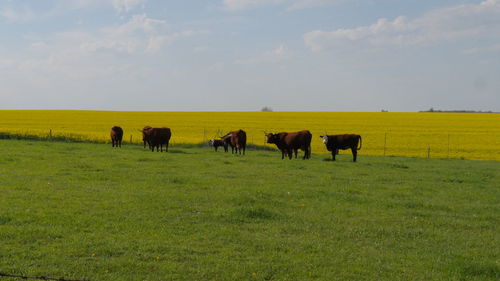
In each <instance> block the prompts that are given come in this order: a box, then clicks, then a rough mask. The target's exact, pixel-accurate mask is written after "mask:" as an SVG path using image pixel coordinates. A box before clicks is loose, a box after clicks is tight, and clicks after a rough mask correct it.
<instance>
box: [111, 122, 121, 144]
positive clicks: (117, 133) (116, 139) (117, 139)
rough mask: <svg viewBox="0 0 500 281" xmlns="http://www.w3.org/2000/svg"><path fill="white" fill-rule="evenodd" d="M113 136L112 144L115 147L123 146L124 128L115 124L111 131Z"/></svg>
mask: <svg viewBox="0 0 500 281" xmlns="http://www.w3.org/2000/svg"><path fill="white" fill-rule="evenodd" d="M110 136H111V145H112V146H113V147H115V146H116V147H122V139H123V129H122V128H121V127H119V126H113V127H112V128H111V132H110Z"/></svg>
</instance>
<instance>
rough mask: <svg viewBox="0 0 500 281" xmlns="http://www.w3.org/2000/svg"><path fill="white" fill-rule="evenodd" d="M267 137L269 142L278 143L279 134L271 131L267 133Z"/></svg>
mask: <svg viewBox="0 0 500 281" xmlns="http://www.w3.org/2000/svg"><path fill="white" fill-rule="evenodd" d="M266 137H267V143H278V141H279V135H278V134H273V133H269V134H266Z"/></svg>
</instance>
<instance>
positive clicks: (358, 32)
mask: <svg viewBox="0 0 500 281" xmlns="http://www.w3.org/2000/svg"><path fill="white" fill-rule="evenodd" d="M483 37H487V38H498V37H500V0H487V1H484V2H481V3H479V4H469V5H459V6H453V7H448V8H443V9H438V10H434V11H431V12H429V13H427V14H424V15H423V16H421V17H418V18H416V19H414V20H408V19H406V18H405V17H402V16H401V17H397V18H396V19H394V20H392V21H391V20H387V19H379V20H378V21H377V22H376V23H374V24H372V25H369V26H361V27H357V28H352V29H337V30H334V31H322V30H314V31H311V32H308V33H306V34H304V42H305V44H306V45H307V46H308V47H309V48H311V49H312V50H313V51H320V50H325V49H332V48H339V47H345V46H350V45H352V44H357V45H359V44H367V45H369V46H384V45H426V44H434V43H438V42H444V41H453V40H459V39H467V38H483Z"/></svg>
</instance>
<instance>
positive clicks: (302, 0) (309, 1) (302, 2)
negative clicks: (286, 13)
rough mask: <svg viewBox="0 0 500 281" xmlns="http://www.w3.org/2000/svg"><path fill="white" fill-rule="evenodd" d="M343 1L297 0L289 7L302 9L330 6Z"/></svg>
mask: <svg viewBox="0 0 500 281" xmlns="http://www.w3.org/2000/svg"><path fill="white" fill-rule="evenodd" d="M341 1H343V0H297V1H292V3H291V4H290V6H289V7H288V9H290V10H300V9H307V8H314V7H321V6H328V5H333V4H337V3H339V2H341Z"/></svg>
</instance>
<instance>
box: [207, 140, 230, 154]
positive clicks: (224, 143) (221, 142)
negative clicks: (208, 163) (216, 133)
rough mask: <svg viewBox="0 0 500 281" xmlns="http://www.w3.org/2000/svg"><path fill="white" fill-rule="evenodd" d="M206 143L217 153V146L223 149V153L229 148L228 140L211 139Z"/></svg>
mask: <svg viewBox="0 0 500 281" xmlns="http://www.w3.org/2000/svg"><path fill="white" fill-rule="evenodd" d="M208 143H209V144H210V145H211V146H213V147H214V148H215V151H217V149H218V148H219V146H222V147H224V151H225V152H227V151H228V146H229V138H228V139H226V140H216V139H212V140H210V141H209V142H208Z"/></svg>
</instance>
